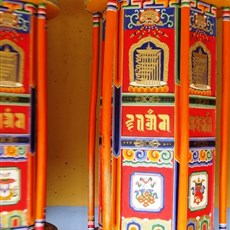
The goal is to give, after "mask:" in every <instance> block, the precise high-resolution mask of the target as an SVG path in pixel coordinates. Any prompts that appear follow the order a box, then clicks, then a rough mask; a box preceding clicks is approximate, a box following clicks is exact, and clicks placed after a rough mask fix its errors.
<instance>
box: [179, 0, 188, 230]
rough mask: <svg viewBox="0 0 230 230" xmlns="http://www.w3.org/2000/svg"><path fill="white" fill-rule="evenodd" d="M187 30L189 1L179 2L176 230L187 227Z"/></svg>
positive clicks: (183, 229)
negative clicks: (178, 144) (178, 151)
mask: <svg viewBox="0 0 230 230" xmlns="http://www.w3.org/2000/svg"><path fill="white" fill-rule="evenodd" d="M189 30H190V1H187V0H185V1H182V3H181V47H180V49H181V53H180V103H179V106H180V108H179V109H180V124H179V127H180V153H179V155H180V174H179V195H178V196H179V197H178V202H179V203H178V228H177V229H178V230H185V229H186V227H187V207H188V153H189V64H188V63H189Z"/></svg>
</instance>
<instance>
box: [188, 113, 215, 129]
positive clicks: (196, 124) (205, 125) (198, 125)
mask: <svg viewBox="0 0 230 230" xmlns="http://www.w3.org/2000/svg"><path fill="white" fill-rule="evenodd" d="M189 122H190V130H191V131H193V132H195V131H197V132H201V133H210V132H212V130H213V127H212V117H211V116H210V114H209V113H206V116H190V118H189Z"/></svg>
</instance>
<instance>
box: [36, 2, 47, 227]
mask: <svg viewBox="0 0 230 230" xmlns="http://www.w3.org/2000/svg"><path fill="white" fill-rule="evenodd" d="M36 44H37V151H36V153H37V174H36V222H35V229H36V230H43V229H44V222H45V206H46V172H47V162H46V161H47V159H46V158H47V104H46V103H47V92H46V87H47V86H46V7H45V5H43V4H40V5H39V6H38V12H37V43H36Z"/></svg>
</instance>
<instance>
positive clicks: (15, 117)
mask: <svg viewBox="0 0 230 230" xmlns="http://www.w3.org/2000/svg"><path fill="white" fill-rule="evenodd" d="M14 128H17V129H25V128H26V116H25V114H24V113H12V111H11V109H10V108H6V109H5V110H4V112H3V113H0V129H14Z"/></svg>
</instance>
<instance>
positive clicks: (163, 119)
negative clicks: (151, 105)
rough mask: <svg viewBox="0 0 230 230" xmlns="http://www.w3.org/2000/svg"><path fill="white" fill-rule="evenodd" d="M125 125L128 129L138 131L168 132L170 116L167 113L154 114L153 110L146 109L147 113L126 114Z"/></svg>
mask: <svg viewBox="0 0 230 230" xmlns="http://www.w3.org/2000/svg"><path fill="white" fill-rule="evenodd" d="M126 118H127V121H126V122H125V124H126V127H127V129H128V130H129V131H132V130H133V129H136V130H138V131H139V132H144V131H154V132H160V131H165V132H170V117H169V115H167V114H158V115H157V114H154V111H153V110H151V109H150V110H148V112H147V114H126Z"/></svg>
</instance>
